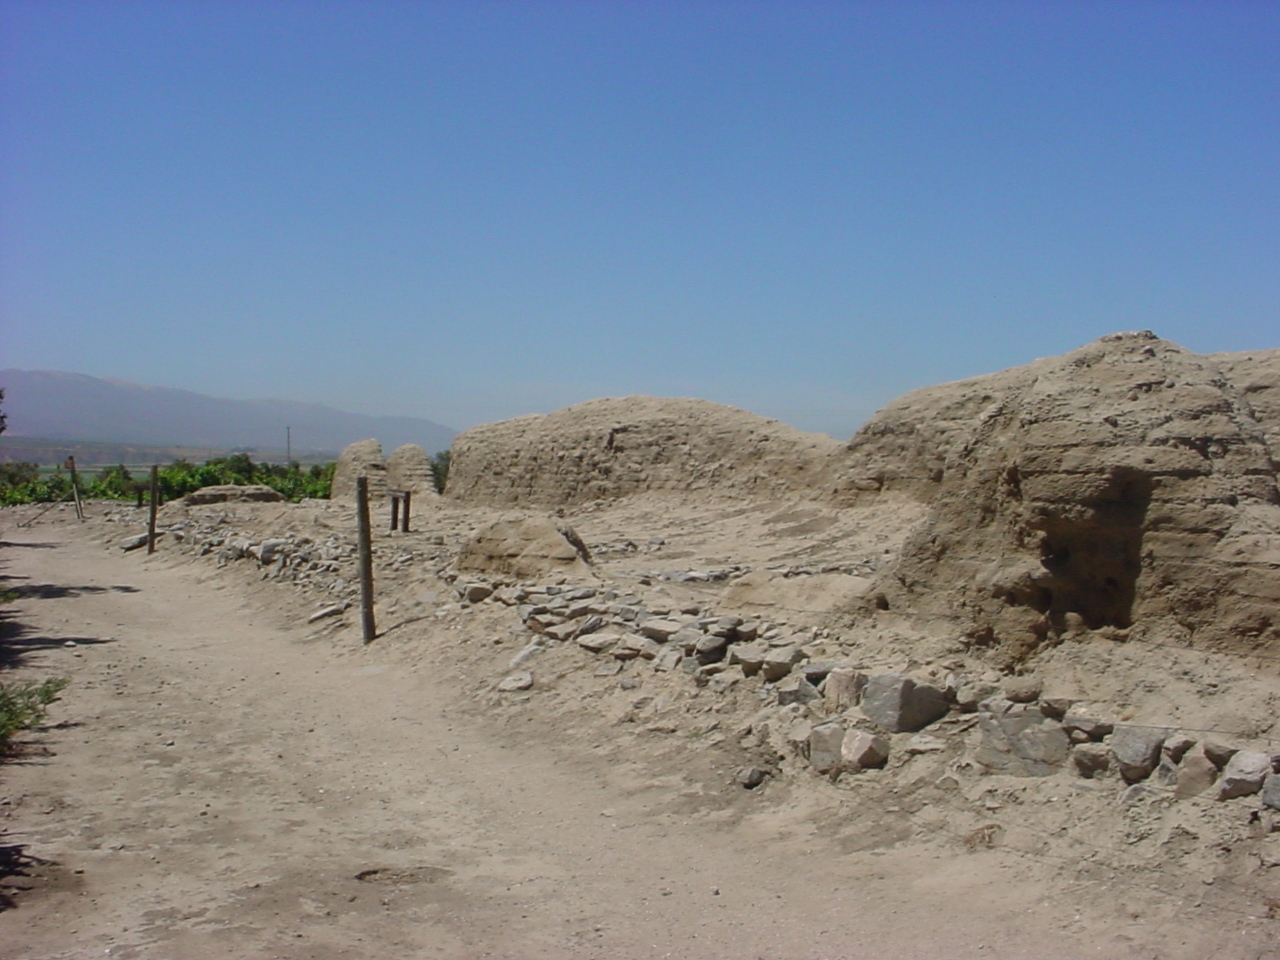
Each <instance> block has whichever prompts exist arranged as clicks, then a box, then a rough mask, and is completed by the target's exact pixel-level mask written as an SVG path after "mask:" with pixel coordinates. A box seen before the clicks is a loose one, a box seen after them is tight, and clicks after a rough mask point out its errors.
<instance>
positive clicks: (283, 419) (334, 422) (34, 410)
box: [0, 369, 457, 454]
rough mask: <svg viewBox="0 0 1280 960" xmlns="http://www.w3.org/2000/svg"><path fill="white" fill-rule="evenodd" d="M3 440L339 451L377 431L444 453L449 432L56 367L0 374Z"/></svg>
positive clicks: (417, 420) (387, 438)
mask: <svg viewBox="0 0 1280 960" xmlns="http://www.w3.org/2000/svg"><path fill="white" fill-rule="evenodd" d="M0 389H3V390H4V391H5V400H4V411H5V413H6V414H7V415H8V429H7V431H6V436H8V437H12V438H40V439H48V440H66V441H83V442H92V443H119V444H147V445H152V446H188V447H208V448H217V449H228V450H231V449H261V448H268V449H272V450H282V449H284V446H285V428H286V427H289V428H291V430H292V437H293V450H294V451H295V452H296V453H299V454H306V453H309V452H315V451H338V450H341V449H342V448H343V447H345V446H346V445H347V444H349V443H352V442H354V441H355V440H363V439H365V438H367V437H376V438H377V439H378V440H379V441H381V442H382V443H383V445H384V446H386V447H388V448H394V447H397V446H400V445H401V444H405V443H416V444H419V445H420V446H422V447H423V448H424V449H425V450H427V451H428V452H429V453H434V452H438V451H440V450H446V449H448V447H449V445H450V444H451V443H452V441H453V437H454V436H455V435H456V433H457V431H455V430H453V429H452V428H450V427H447V426H445V425H443V424H440V423H436V422H435V421H433V420H427V419H425V418H421V417H400V416H370V415H367V414H360V413H349V412H347V411H344V410H338V409H336V408H334V407H330V406H327V405H325V404H320V403H311V402H307V401H298V400H275V399H257V400H232V399H227V398H222V397H211V396H208V395H206V394H202V393H196V392H195V391H191V390H184V389H182V388H179V387H165V386H156V385H151V384H139V383H133V382H131V381H127V380H120V379H115V378H106V377H92V376H89V375H88V374H83V373H73V372H67V371H57V370H19V369H6V370H0Z"/></svg>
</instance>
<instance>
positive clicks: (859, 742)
mask: <svg viewBox="0 0 1280 960" xmlns="http://www.w3.org/2000/svg"><path fill="white" fill-rule="evenodd" d="M888 759H889V740H888V738H887V737H883V736H881V735H880V734H878V733H870V732H868V731H866V730H849V731H847V732H846V733H845V735H844V740H842V741H841V743H840V766H841V768H842V769H844V770H848V771H850V772H855V773H856V772H857V771H858V770H865V769H868V768H871V767H881V766H884V764H885V762H886V761H887V760H888Z"/></svg>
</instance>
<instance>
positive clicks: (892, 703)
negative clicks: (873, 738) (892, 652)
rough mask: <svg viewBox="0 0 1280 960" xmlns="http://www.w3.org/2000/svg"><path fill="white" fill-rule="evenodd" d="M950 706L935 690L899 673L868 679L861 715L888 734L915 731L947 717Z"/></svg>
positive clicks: (940, 692) (863, 693) (941, 694)
mask: <svg viewBox="0 0 1280 960" xmlns="http://www.w3.org/2000/svg"><path fill="white" fill-rule="evenodd" d="M950 709H951V705H950V704H949V703H947V698H946V695H945V694H944V693H943V692H942V691H941V690H939V689H938V688H937V687H934V686H931V685H930V684H927V683H917V682H916V681H915V680H914V679H913V678H911V677H909V676H907V675H905V674H901V673H882V674H879V675H877V676H874V677H871V678H870V679H869V680H867V685H866V687H865V688H864V689H863V691H862V712H863V713H864V714H866V716H867V719H869V720H870V721H871V722H872V723H874V724H876V726H879V727H882V728H883V729H885V730H888V731H889V732H890V733H903V732H914V731H916V730H920V729H922V728H923V727H927V726H928V725H929V724H931V723H933V722H934V721H935V720H940V719H941V718H942V717H945V716H946V715H947V712H948V711H949V710H950Z"/></svg>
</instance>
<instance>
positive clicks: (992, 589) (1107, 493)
mask: <svg viewBox="0 0 1280 960" xmlns="http://www.w3.org/2000/svg"><path fill="white" fill-rule="evenodd" d="M1274 353H1275V352H1274V351H1272V352H1268V355H1265V356H1264V359H1263V360H1262V361H1261V362H1258V361H1254V362H1253V363H1252V366H1251V367H1248V369H1251V370H1254V371H1256V375H1251V376H1250V377H1248V378H1242V377H1241V374H1240V370H1241V368H1242V367H1247V366H1248V364H1247V362H1246V361H1243V360H1240V359H1238V356H1239V355H1233V356H1231V357H1227V358H1225V359H1224V358H1215V357H1209V356H1201V355H1198V354H1194V353H1191V352H1189V351H1187V350H1184V349H1183V348H1182V347H1179V346H1178V345H1176V344H1173V343H1170V342H1168V341H1165V340H1161V339H1159V338H1158V337H1156V336H1155V335H1154V334H1152V333H1149V332H1146V331H1143V332H1139V333H1126V334H1116V335H1113V336H1109V337H1103V338H1102V339H1100V340H1097V341H1095V342H1093V343H1091V344H1088V345H1087V346H1085V347H1082V348H1080V349H1079V350H1075V351H1073V352H1072V353H1069V354H1066V355H1065V356H1062V357H1056V358H1051V359H1048V360H1038V361H1036V362H1035V363H1032V364H1029V365H1027V366H1025V367H1019V368H1016V369H1013V370H1008V371H1004V372H1002V373H998V374H994V375H991V376H988V377H978V378H975V379H973V380H967V381H963V382H961V383H954V384H944V385H942V386H940V387H934V388H929V389H926V390H920V391H916V392H915V393H913V394H909V395H908V396H906V397H904V398H902V399H901V400H899V401H897V402H895V403H894V404H891V405H890V406H889V407H888V408H886V409H885V410H884V411H883V412H881V413H880V414H878V415H877V416H876V417H875V418H874V419H873V420H872V421H871V422H870V423H868V424H867V426H866V427H864V428H863V430H862V431H860V432H859V434H858V435H857V436H856V437H855V438H854V439H853V441H852V442H851V443H850V444H849V446H848V448H847V450H846V451H845V454H844V457H845V461H844V463H843V464H842V467H841V470H840V472H839V479H838V480H837V481H836V483H835V487H836V489H837V490H838V493H837V496H838V497H839V498H840V499H843V500H846V501H850V500H856V499H858V498H860V497H865V496H867V495H868V492H869V491H873V490H884V489H895V488H896V489H903V490H907V491H909V492H912V493H914V494H915V495H917V496H920V497H922V498H927V499H929V500H931V502H932V505H931V509H930V512H929V514H928V515H927V516H926V518H925V520H923V521H922V522H921V524H920V525H919V527H918V528H917V529H916V530H915V531H914V532H913V533H912V535H911V536H910V537H909V538H908V540H907V542H906V544H905V545H904V547H903V550H902V553H901V555H900V556H899V557H898V558H897V560H896V561H895V562H894V563H892V564H890V565H889V567H888V568H887V569H886V570H884V571H883V572H882V574H881V576H880V577H879V579H878V583H877V587H878V589H879V594H878V595H877V596H876V600H877V602H878V604H879V605H880V606H881V607H885V606H887V607H889V608H890V609H894V610H903V611H907V612H911V613H915V614H925V615H930V616H939V617H949V618H959V619H961V620H962V621H963V622H964V623H965V625H966V627H967V630H968V632H969V634H970V636H971V637H973V638H975V639H977V640H978V641H979V642H993V643H996V644H999V645H1000V646H1001V647H1002V648H1003V652H1004V655H1005V656H1006V658H1008V659H1010V660H1013V661H1016V660H1018V659H1019V658H1021V657H1023V656H1025V655H1026V654H1028V653H1029V652H1031V651H1033V650H1034V649H1036V648H1038V647H1039V646H1041V645H1042V644H1044V643H1046V642H1055V641H1057V640H1060V639H1061V638H1063V637H1066V636H1071V635H1075V634H1079V633H1082V632H1084V631H1087V630H1099V629H1103V628H1111V629H1113V630H1119V631H1125V630H1128V629H1129V628H1131V627H1132V628H1134V630H1135V631H1137V632H1138V633H1139V634H1140V633H1142V632H1143V631H1145V632H1147V633H1151V634H1152V635H1158V636H1159V638H1160V639H1161V640H1166V641H1170V640H1171V641H1194V642H1198V643H1214V644H1217V643H1230V644H1232V645H1239V644H1240V642H1241V641H1242V640H1243V641H1244V642H1245V643H1247V645H1248V646H1249V648H1250V649H1257V648H1259V647H1263V646H1268V645H1274V646H1275V648H1276V649H1277V650H1280V606H1278V603H1277V602H1278V601H1280V495H1278V494H1277V488H1276V467H1275V463H1274V461H1273V458H1272V453H1271V450H1270V449H1269V448H1268V443H1267V436H1266V433H1265V430H1264V428H1263V426H1262V424H1261V423H1260V422H1259V419H1258V416H1259V412H1260V411H1261V412H1262V415H1263V416H1264V417H1271V418H1272V420H1271V429H1272V430H1273V431H1274V429H1275V421H1274V407H1275V404H1276V398H1277V392H1276V390H1275V378H1274V372H1273V371H1274V366H1275V358H1274V356H1272V354H1274ZM1241 379H1244V380H1245V383H1244V386H1243V387H1242V386H1241V382H1240V381H1241ZM1272 436H1273V437H1274V432H1273V434H1272Z"/></svg>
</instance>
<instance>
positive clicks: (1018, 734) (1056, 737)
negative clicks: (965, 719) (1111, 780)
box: [974, 704, 1071, 777]
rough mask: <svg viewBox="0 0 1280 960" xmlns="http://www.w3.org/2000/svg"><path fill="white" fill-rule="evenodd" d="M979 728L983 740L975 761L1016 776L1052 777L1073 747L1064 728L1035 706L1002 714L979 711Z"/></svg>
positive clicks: (975, 755)
mask: <svg viewBox="0 0 1280 960" xmlns="http://www.w3.org/2000/svg"><path fill="white" fill-rule="evenodd" d="M978 729H979V731H980V732H981V734H982V738H981V740H980V742H979V744H978V749H977V751H976V752H975V754H974V759H976V760H977V761H978V762H979V763H980V764H982V765H983V766H984V767H986V768H987V769H989V770H992V771H994V772H996V773H1007V774H1010V775H1012V776H1015V777H1047V776H1049V775H1050V774H1052V773H1053V772H1054V771H1055V770H1056V769H1057V768H1058V767H1059V766H1060V765H1061V764H1062V762H1063V761H1064V760H1066V759H1067V753H1068V751H1069V750H1070V748H1071V741H1070V740H1069V739H1068V738H1067V733H1066V731H1065V730H1063V728H1062V727H1061V725H1059V724H1058V723H1056V722H1054V721H1052V720H1050V719H1049V718H1048V717H1046V716H1045V715H1044V714H1043V713H1042V712H1041V711H1040V710H1038V709H1036V708H1035V707H1032V706H1025V705H1021V704H1019V705H1016V706H1014V707H1012V708H1011V709H1010V710H1008V712H1006V713H1002V714H995V713H989V712H986V711H980V712H979V713H978Z"/></svg>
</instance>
